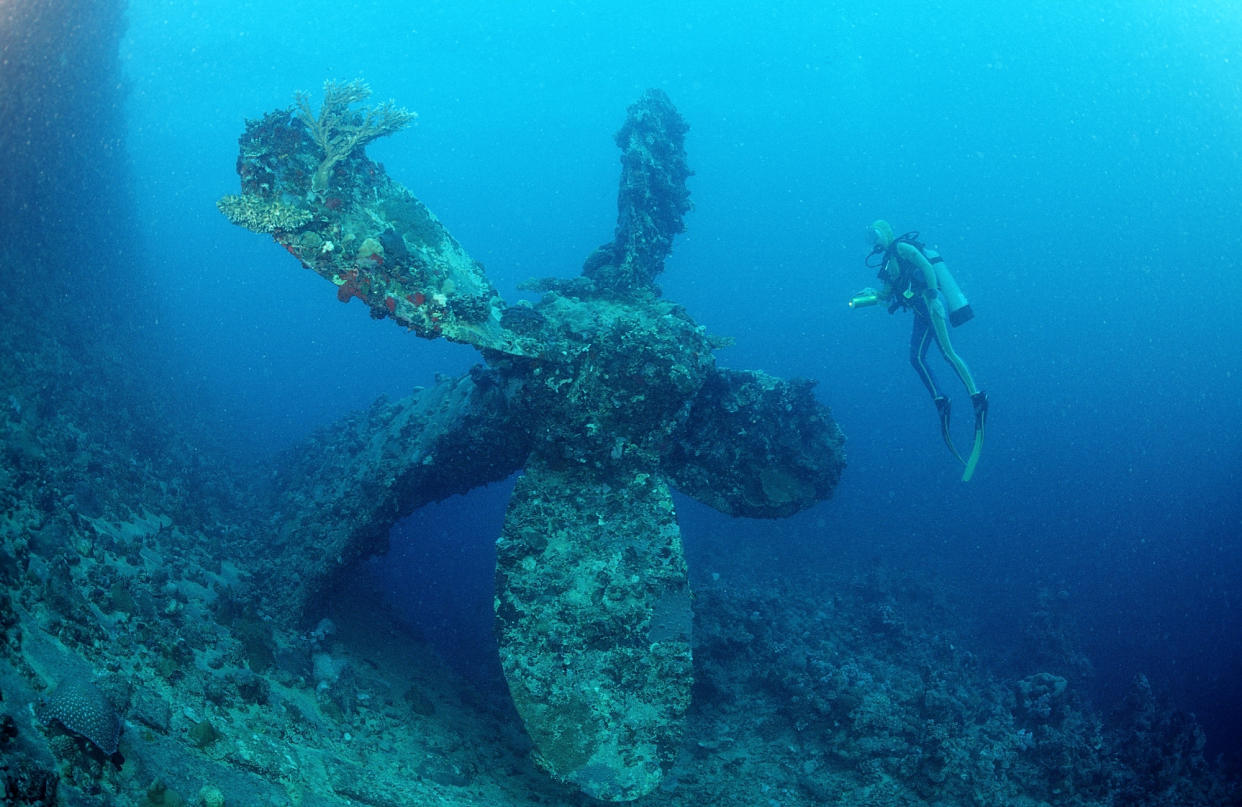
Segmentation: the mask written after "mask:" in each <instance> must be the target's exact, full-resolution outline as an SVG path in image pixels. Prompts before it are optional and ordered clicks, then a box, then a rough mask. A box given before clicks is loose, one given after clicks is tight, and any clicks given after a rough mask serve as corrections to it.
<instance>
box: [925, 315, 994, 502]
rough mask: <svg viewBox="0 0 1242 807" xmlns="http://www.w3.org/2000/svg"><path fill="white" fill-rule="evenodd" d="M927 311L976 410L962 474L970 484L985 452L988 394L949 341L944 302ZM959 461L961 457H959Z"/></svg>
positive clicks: (932, 326) (932, 325)
mask: <svg viewBox="0 0 1242 807" xmlns="http://www.w3.org/2000/svg"><path fill="white" fill-rule="evenodd" d="M927 309H928V314H929V316H928V319H929V320H930V321H931V329H932V332H933V333H935V335H936V344H937V345H939V346H940V352H941V353H943V354H944V358H945V361H947V362H948V363H949V364H951V365H953V369H954V370H956V371H957V376H958V378H960V379H962V383H963V384H965V385H966V390H967V392H969V393H970V402H971V404H972V405H973V406H974V408H975V441H974V445H972V446H971V450H970V456H969V458H967V460H966V461H965V465H966V470H965V471H964V472H963V473H962V481H963V482H969V481H970V478H971V477H972V476H974V473H975V466H976V465H978V464H979V455H980V453H982V451H983V434H984V429H985V427H986V426H987V419H988V394H987V393H986V392H984V391H983V390H981V389H979V388H978V387H977V386H975V379H974V377H973V376H972V375H971V374H970V368H969V367H967V366H966V362H965V361H963V360H962V357H961V356H959V355H957V351H955V350H954V349H953V343H952V342H951V341H950V340H949V326H948V317H947V316H946V315H945V310H944V302H943V301H942V300H941V299H940V298H936V299H935V300H932V301H931V303H930V304H929V305H928V306H927ZM958 459H961V457H960V456H959V457H958Z"/></svg>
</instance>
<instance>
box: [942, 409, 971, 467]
mask: <svg viewBox="0 0 1242 807" xmlns="http://www.w3.org/2000/svg"><path fill="white" fill-rule="evenodd" d="M935 404H936V412H937V413H938V414H939V415H940V436H941V437H943V438H944V444H945V445H947V446H948V447H949V451H951V452H953V456H954V457H956V458H957V461H958V462H960V463H962V464H963V465H965V464H966V460H964V459H962V455H961V454H959V453H958V450H957V446H955V445H953V435H952V434H950V433H949V415H950V414H951V412H952V409H953V403H952V402H951V401H950V400H949V399H948V397H946V396H944V395H937V396H936V398H935Z"/></svg>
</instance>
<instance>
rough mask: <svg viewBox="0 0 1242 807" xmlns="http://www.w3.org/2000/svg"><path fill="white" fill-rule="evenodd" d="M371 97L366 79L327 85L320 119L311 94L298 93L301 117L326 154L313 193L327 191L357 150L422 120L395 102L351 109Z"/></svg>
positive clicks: (324, 87)
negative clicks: (335, 173) (335, 170)
mask: <svg viewBox="0 0 1242 807" xmlns="http://www.w3.org/2000/svg"><path fill="white" fill-rule="evenodd" d="M370 97H371V88H370V87H368V86H367V83H366V82H365V81H363V80H362V79H354V80H353V81H346V82H340V81H331V80H329V81H325V82H324V83H323V106H321V107H320V108H319V114H318V115H316V114H315V111H314V110H313V109H312V108H311V104H310V96H309V95H308V94H307V93H305V92H298V93H296V94H295V95H294V100H295V101H296V103H297V108H298V117H300V118H301V119H302V122H303V123H305V124H306V126H307V128H308V129H310V133H311V137H313V138H314V140H315V142H316V143H317V144H318V145H319V147H320V148H321V149H323V153H324V157H323V161H322V162H320V163H319V168H318V169H317V170H316V171H315V176H314V177H313V178H312V179H311V190H313V191H315V192H317V193H319V192H322V191H323V190H324V189H325V188H327V186H328V178H329V177H330V176H331V175H332V169H333V168H334V167H335V166H336V164H337V163H339V162H340V161H341V160H343V159H345V158H346V157H348V156H349V155H350V154H352V153H353V152H354V150H355V149H359V148H362V147H363V146H365V145H366V144H367V143H370V142H371V141H372V140H375V139H377V138H380V137H383V136H385V135H390V134H392V133H393V132H397V131H399V130H401V129H403V128H405V127H406V126H407V125H408V124H409V123H410V122H411V121H412V120H414V119H415V118H416V117H418V116H417V115H416V114H415V113H413V112H411V111H409V110H408V109H402V108H400V107H398V106H397V105H396V104H395V103H394V102H393V101H385V102H384V103H382V104H380V105H379V106H373V107H365V108H362V109H359V110H353V109H351V108H350V107H352V106H353V105H354V104H356V103H359V102H361V101H365V100H366V99H367V98H370Z"/></svg>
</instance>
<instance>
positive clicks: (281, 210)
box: [216, 194, 314, 233]
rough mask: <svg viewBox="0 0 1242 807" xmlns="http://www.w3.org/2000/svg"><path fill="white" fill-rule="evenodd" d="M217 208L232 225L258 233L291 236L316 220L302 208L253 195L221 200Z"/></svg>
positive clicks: (227, 197)
mask: <svg viewBox="0 0 1242 807" xmlns="http://www.w3.org/2000/svg"><path fill="white" fill-rule="evenodd" d="M216 208H217V209H219V211H220V212H221V213H223V214H224V215H225V217H226V218H227V219H228V220H229V221H231V222H233V223H234V224H236V225H239V226H241V227H245V228H246V229H247V230H252V231H254V232H256V233H275V232H289V231H292V230H296V229H298V228H299V227H304V226H306V225H307V224H309V223H310V220H311V219H312V218H314V216H312V215H311V214H310V212H309V211H307V210H303V209H302V208H300V207H294V206H293V205H286V204H282V203H281V202H269V201H267V200H265V199H261V198H259V197H258V196H253V195H251V194H242V195H241V196H237V195H235V194H229V195H228V196H221V197H220V198H219V199H218V200H217V201H216Z"/></svg>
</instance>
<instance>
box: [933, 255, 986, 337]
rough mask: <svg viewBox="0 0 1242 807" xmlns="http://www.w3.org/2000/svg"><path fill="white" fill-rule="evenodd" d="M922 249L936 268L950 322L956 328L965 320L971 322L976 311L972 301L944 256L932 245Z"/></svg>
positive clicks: (938, 284) (937, 280)
mask: <svg viewBox="0 0 1242 807" xmlns="http://www.w3.org/2000/svg"><path fill="white" fill-rule="evenodd" d="M921 251H922V253H923V257H925V258H927V262H928V263H930V264H931V265H932V268H933V269H935V270H936V285H937V286H939V287H940V293H941V294H942V295H944V304H945V307H946V308H948V309H949V324H950V325H952V326H953V327H954V328H956V327H957V326H958V325H961V324H962V323H963V322H969V321H970V319H971V318H972V317H973V316H974V315H975V312H974V311H972V310H971V308H970V301H969V300H967V299H966V295H965V294H963V293H962V288H961V287H960V286H958V285H957V281H956V280H954V279H953V273H952V272H950V271H949V267H948V265H947V264H946V263H945V262H944V258H942V257H940V253H939V252H937V251H936V250H934V249H931V248H930V247H921Z"/></svg>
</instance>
